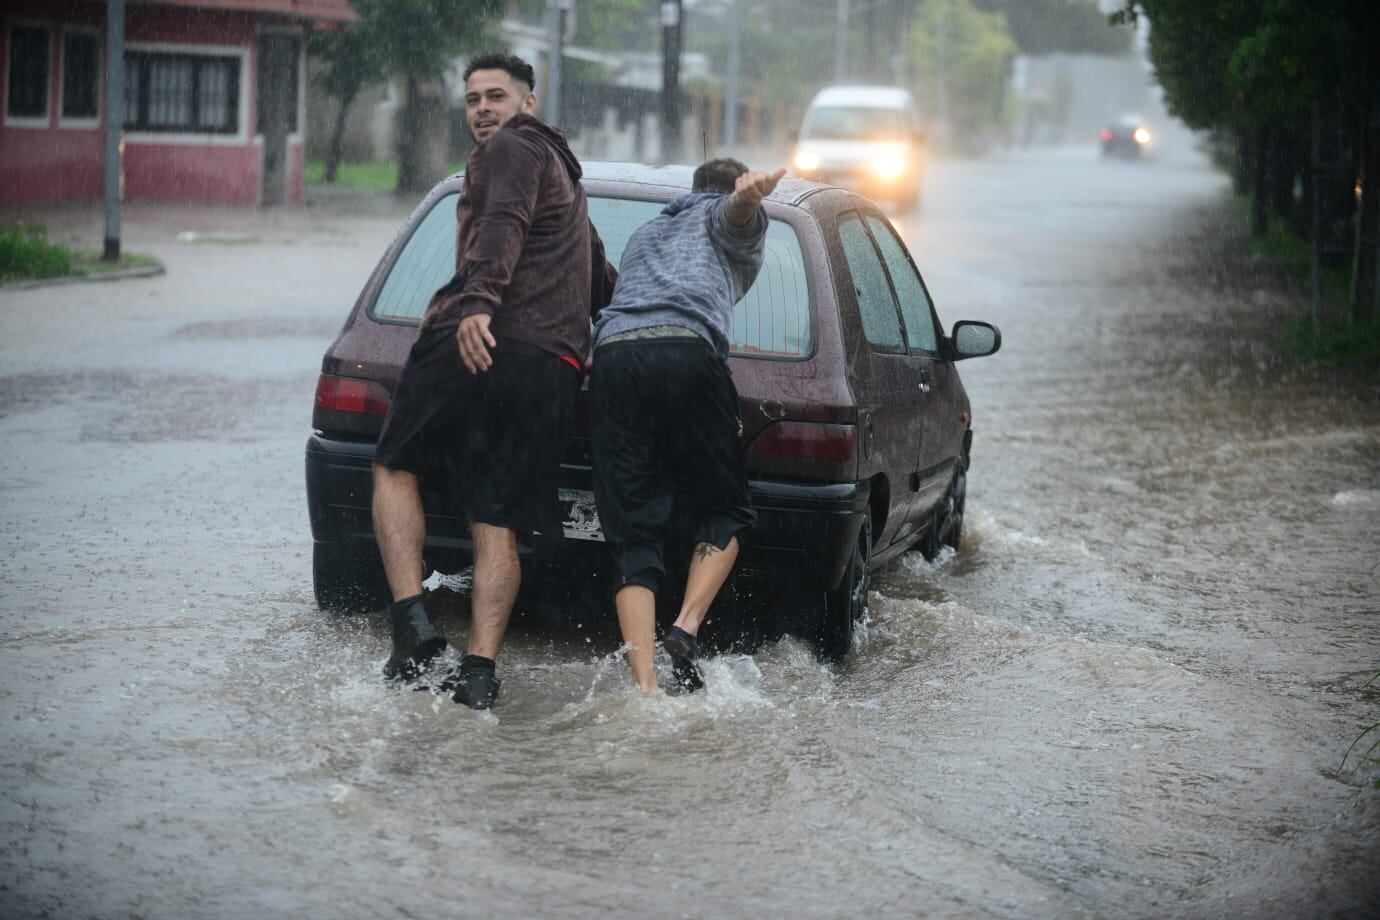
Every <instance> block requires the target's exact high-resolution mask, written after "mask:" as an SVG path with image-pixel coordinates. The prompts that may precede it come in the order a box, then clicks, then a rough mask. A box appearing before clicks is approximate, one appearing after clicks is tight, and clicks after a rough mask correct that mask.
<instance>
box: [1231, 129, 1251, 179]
mask: <svg viewBox="0 0 1380 920" xmlns="http://www.w3.org/2000/svg"><path fill="white" fill-rule="evenodd" d="M1231 185H1232V191H1233V192H1235V193H1236V194H1238V195H1246V194H1248V193H1249V192H1250V190H1251V136H1250V134H1248V133H1246V132H1244V131H1243V132H1237V134H1236V160H1235V161H1234V162H1233V163H1232V170H1231Z"/></svg>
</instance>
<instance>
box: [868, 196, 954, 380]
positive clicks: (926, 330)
mask: <svg viewBox="0 0 1380 920" xmlns="http://www.w3.org/2000/svg"><path fill="white" fill-rule="evenodd" d="M867 226H868V227H869V228H871V230H872V236H873V238H874V239H876V241H877V248H878V249H880V250H881V251H882V260H883V261H885V262H886V268H887V271H888V272H890V273H891V283H892V285H893V286H894V287H895V288H896V297H897V299H898V300H900V301H901V316H902V317H903V318H904V319H905V321H906V336H907V338H909V340H910V350H911V351H924V352H929V353H931V354H935V353H938V351H939V337H938V335H937V334H936V333H935V331H934V309H933V307H932V305H931V304H930V296H929V294H927V293H926V292H925V285H924V283H923V282H921V280H920V275H919V273H918V272H916V270H915V265H914V263H912V262H911V260H910V256H909V255H907V253H906V249H905V246H904V245H903V244H902V243H901V241H900V240H899V239H897V238H896V232H895V231H894V230H892V229H891V226H890V225H889V224H887V222H886V221H884V220H882V219H881V218H880V217H876V216H874V215H871V214H869V215H868V216H867Z"/></svg>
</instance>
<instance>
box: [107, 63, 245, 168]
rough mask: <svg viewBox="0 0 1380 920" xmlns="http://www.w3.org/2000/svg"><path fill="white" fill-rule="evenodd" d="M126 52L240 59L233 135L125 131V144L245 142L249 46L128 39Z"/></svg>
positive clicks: (240, 144) (236, 144)
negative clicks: (135, 40) (134, 40)
mask: <svg viewBox="0 0 1380 920" xmlns="http://www.w3.org/2000/svg"><path fill="white" fill-rule="evenodd" d="M125 50H126V51H143V52H147V53H150V54H193V55H200V56H202V57H236V58H239V61H240V75H239V81H238V82H239V93H240V95H239V102H238V109H237V110H236V117H237V119H238V120H239V124H238V125H236V126H235V133H234V134H210V133H204V132H195V131H183V132H178V133H170V132H166V131H132V130H131V131H126V132H125V142H126V143H129V144H198V145H201V146H210V147H243V146H245V145H246V144H248V143H249V101H248V100H249V81H248V79H247V74H246V68H247V65H248V61H249V49H248V48H246V47H244V46H243V45H194V44H189V43H172V42H129V43H127V44H126V45H125Z"/></svg>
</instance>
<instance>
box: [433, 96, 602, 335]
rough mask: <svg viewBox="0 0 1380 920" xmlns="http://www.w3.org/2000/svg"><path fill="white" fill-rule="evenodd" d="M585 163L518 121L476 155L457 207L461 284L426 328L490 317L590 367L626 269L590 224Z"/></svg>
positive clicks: (508, 331) (438, 296) (551, 133)
mask: <svg viewBox="0 0 1380 920" xmlns="http://www.w3.org/2000/svg"><path fill="white" fill-rule="evenodd" d="M580 176H581V171H580V164H579V162H578V161H577V160H576V159H575V155H574V154H573V153H571V152H570V147H569V146H567V145H566V142H565V135H563V134H561V132H560V131H557V130H556V129H555V128H552V127H549V126H548V125H546V124H543V123H542V122H540V121H538V120H537V119H536V118H533V117H532V116H531V115H516V116H514V117H513V118H512V119H510V120H509V121H508V123H507V124H505V125H504V126H503V127H502V128H501V129H500V130H499V131H497V132H496V133H495V134H494V135H493V136H492V137H490V138H489V139H488V140H487V141H485V142H484V143H482V144H480V145H479V146H478V147H476V148H475V149H474V152H473V153H472V154H470V161H469V164H468V166H467V167H466V170H465V180H464V184H463V185H461V187H460V200H459V203H458V204H457V205H456V213H457V217H458V221H457V227H456V254H455V277H454V278H452V279H451V280H450V282H449V283H448V284H446V286H445V287H443V288H441V289H440V290H439V291H437V292H436V293H435V295H433V296H432V298H431V302H430V303H429V304H428V305H427V308H426V313H425V314H424V315H423V317H422V328H423V329H433V328H439V327H444V326H450V327H455V326H458V325H459V324H460V321H461V320H462V319H464V318H465V317H466V316H470V315H472V314H475V313H487V314H489V315H490V316H492V317H493V321H492V324H491V325H490V326H489V329H490V331H491V332H492V333H493V334H494V335H496V336H503V337H507V338H512V339H517V340H519V341H522V342H527V343H528V344H531V345H535V346H537V347H538V348H541V349H544V350H546V351H549V352H551V353H552V354H555V355H564V356H567V357H571V358H575V359H577V360H579V361H583V360H584V358H585V356H586V355H588V354H589V344H590V343H589V335H590V317H591V316H593V315H594V314H596V313H598V312H599V310H600V309H601V308H602V307H604V306H605V305H606V304H607V303H608V302H609V299H610V297H611V296H612V295H613V283H614V280H615V279H616V278H617V272H616V271H614V269H613V267H612V266H611V265H609V264H608V263H607V262H606V261H605V259H604V244H603V241H602V240H600V239H599V234H598V233H597V232H596V231H595V229H594V227H593V225H592V224H590V222H589V211H588V208H587V207H586V205H585V191H584V188H583V187H582V186H581V185H580Z"/></svg>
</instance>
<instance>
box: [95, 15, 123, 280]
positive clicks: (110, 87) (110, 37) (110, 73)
mask: <svg viewBox="0 0 1380 920" xmlns="http://www.w3.org/2000/svg"><path fill="white" fill-rule="evenodd" d="M124 126H125V0H107V3H106V7H105V248H104V249H103V251H102V252H101V261H103V262H118V261H120V172H121V170H120V133H121V132H122V131H123V130H124Z"/></svg>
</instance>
